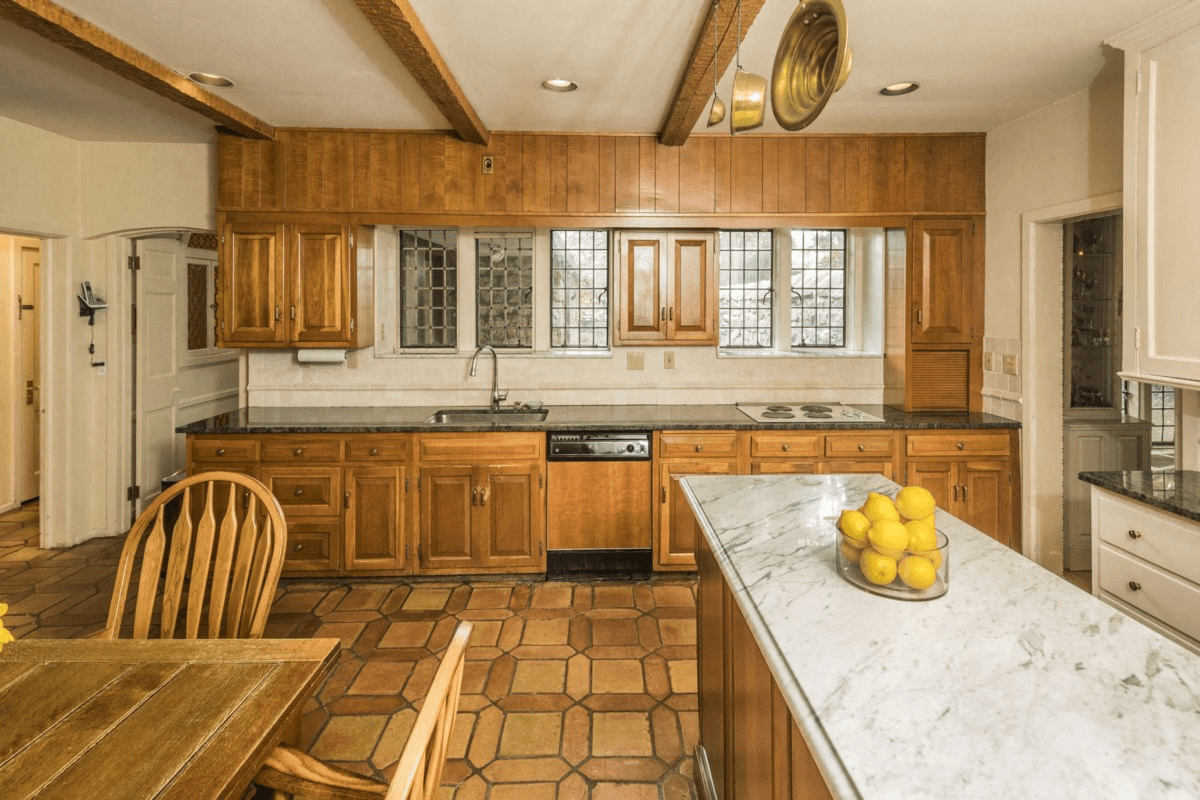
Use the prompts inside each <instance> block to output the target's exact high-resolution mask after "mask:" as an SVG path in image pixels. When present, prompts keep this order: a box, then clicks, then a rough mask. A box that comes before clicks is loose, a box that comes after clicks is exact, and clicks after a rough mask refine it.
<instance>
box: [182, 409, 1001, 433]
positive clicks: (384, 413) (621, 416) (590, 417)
mask: <svg viewBox="0 0 1200 800" xmlns="http://www.w3.org/2000/svg"><path fill="white" fill-rule="evenodd" d="M445 407H446V406H442V407H441V408H445ZM854 407H855V408H860V409H862V410H863V411H866V412H867V413H869V414H874V415H875V416H877V417H882V418H883V422H852V423H835V424H831V423H830V422H828V421H824V422H820V421H814V422H782V423H769V424H761V423H758V422H755V421H753V420H752V419H750V418H749V417H747V416H746V415H745V414H743V413H742V412H740V411H738V409H737V407H736V406H734V405H628V406H624V405H608V406H548V407H547V408H548V409H549V413H548V414H547V415H546V419H545V420H543V421H540V422H534V423H518V424H514V423H503V424H496V425H461V424H433V423H429V422H426V421H425V420H426V419H428V418H429V417H430V416H431V415H432V414H433V413H434V412H435V411H437V410H438V408H439V407H438V406H393V407H365V408H240V409H238V410H236V411H231V412H229V413H226V414H218V415H217V416H215V417H209V418H208V419H203V420H199V421H197V422H192V423H190V424H188V425H181V426H180V427H178V428H176V432H178V433H196V434H237V433H253V434H265V433H396V432H405V431H423V432H432V431H547V430H556V431H560V430H566V431H570V430H764V429H771V430H829V429H831V428H836V429H838V430H841V429H843V428H845V429H848V430H891V429H903V430H936V429H948V428H1004V429H1011V428H1020V427H1021V423H1019V422H1016V421H1014V420H1011V419H1005V418H1004V417H998V416H996V415H994V414H984V413H968V412H953V411H950V412H943V411H924V412H916V413H907V412H904V411H898V410H896V409H894V408H889V407H886V406H873V405H856V406H854Z"/></svg>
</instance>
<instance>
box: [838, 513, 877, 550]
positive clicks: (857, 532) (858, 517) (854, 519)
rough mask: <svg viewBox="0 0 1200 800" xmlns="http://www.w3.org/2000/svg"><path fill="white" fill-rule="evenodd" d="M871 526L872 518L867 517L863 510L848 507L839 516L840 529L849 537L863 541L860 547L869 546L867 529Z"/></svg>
mask: <svg viewBox="0 0 1200 800" xmlns="http://www.w3.org/2000/svg"><path fill="white" fill-rule="evenodd" d="M870 527H871V520H869V519H867V518H866V516H865V515H864V514H863V513H862V512H860V511H855V510H854V509H852V508H847V509H846V510H845V511H843V512H842V516H840V517H839V518H838V530H840V531H841V532H842V533H844V534H846V536H848V537H849V538H851V539H854V540H855V541H858V542H862V544H860V545H858V547H866V546H867V529H868V528H870Z"/></svg>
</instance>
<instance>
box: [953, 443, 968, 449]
mask: <svg viewBox="0 0 1200 800" xmlns="http://www.w3.org/2000/svg"><path fill="white" fill-rule="evenodd" d="M955 447H957V448H958V449H959V450H962V449H964V448H966V444H964V443H963V442H959V443H958V444H956V445H955Z"/></svg>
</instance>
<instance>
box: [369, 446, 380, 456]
mask: <svg viewBox="0 0 1200 800" xmlns="http://www.w3.org/2000/svg"><path fill="white" fill-rule="evenodd" d="M367 455H369V456H377V455H379V448H378V447H372V448H371V452H369V453H367Z"/></svg>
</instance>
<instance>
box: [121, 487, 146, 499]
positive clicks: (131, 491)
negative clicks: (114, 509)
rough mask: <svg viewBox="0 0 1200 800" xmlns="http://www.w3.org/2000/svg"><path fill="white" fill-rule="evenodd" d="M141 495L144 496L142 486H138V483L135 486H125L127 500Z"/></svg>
mask: <svg viewBox="0 0 1200 800" xmlns="http://www.w3.org/2000/svg"><path fill="white" fill-rule="evenodd" d="M141 496H142V487H140V486H138V485H137V484H136V483H135V484H134V485H133V486H127V487H126V488H125V499H126V500H137V499H138V498H140V497H141Z"/></svg>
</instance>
